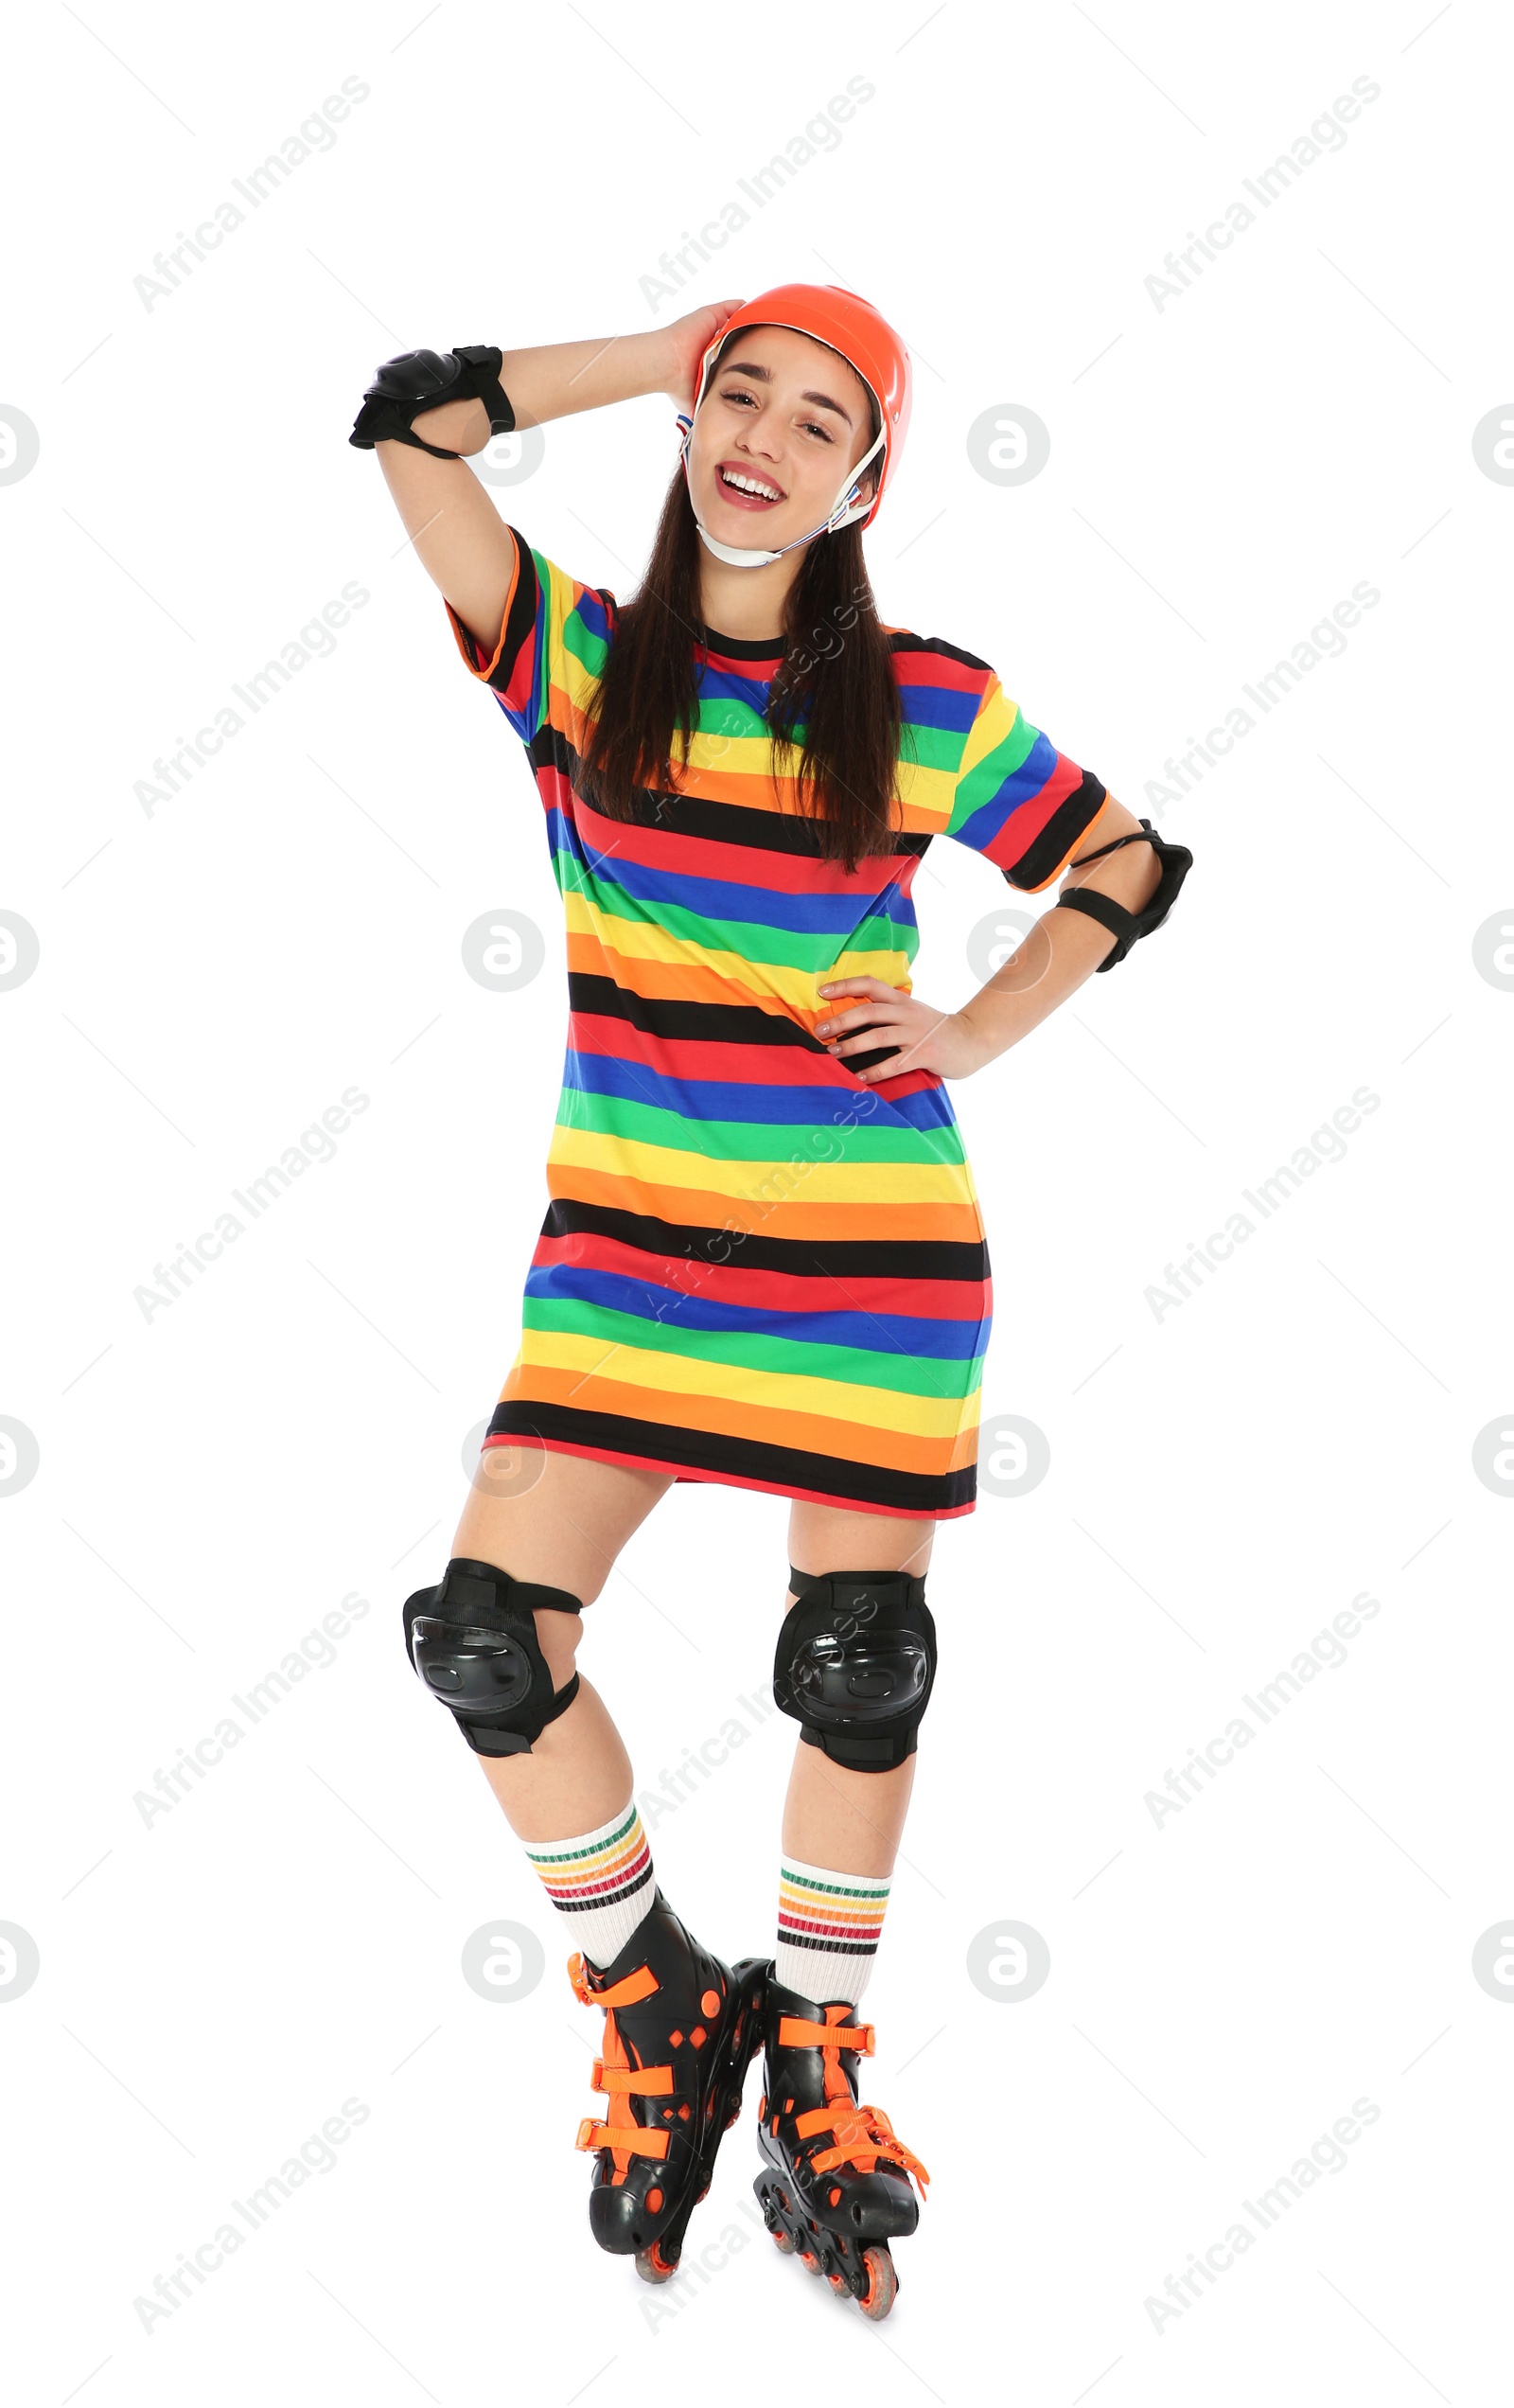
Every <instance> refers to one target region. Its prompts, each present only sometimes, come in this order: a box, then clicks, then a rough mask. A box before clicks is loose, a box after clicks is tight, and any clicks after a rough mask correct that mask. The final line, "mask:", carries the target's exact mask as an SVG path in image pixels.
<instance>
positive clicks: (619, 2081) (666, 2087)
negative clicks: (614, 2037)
mask: <svg viewBox="0 0 1514 2408" xmlns="http://www.w3.org/2000/svg"><path fill="white" fill-rule="evenodd" d="M589 2087H590V2090H597V2091H600V2092H602V2093H603V2094H604V2096H605V2097H606V2098H612V2097H613V2096H614V2095H615V2094H616V2093H617V2092H622V2093H627V2092H628V2093H631V2094H633V2095H634V2096H635V2097H637V2098H667V2097H668V2096H669V2094H670V2093H671V2091H672V2088H673V2068H672V2066H671V2065H643V2068H642V2070H641V2071H640V2073H633V2072H632V2071H631V2070H630V2068H629V2067H628V2066H623V2065H607V2064H606V2063H605V2060H604V2058H603V2057H596V2058H595V2060H594V2067H593V2071H592V2073H591V2074H590V2077H589Z"/></svg>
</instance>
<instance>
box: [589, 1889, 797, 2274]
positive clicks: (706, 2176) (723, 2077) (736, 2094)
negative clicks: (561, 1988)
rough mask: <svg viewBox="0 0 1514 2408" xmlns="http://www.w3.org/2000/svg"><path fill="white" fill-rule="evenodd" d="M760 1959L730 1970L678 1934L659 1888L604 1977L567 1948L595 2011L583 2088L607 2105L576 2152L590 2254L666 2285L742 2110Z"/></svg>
mask: <svg viewBox="0 0 1514 2408" xmlns="http://www.w3.org/2000/svg"><path fill="white" fill-rule="evenodd" d="M765 1970H766V1968H765V1966H764V1963H763V1960H762V1959H761V1958H760V1957H743V1958H742V1960H741V1962H740V1963H739V1964H737V1965H734V1966H727V1965H723V1964H722V1963H721V1961H720V1959H719V1957H712V1956H711V1955H710V1953H709V1951H708V1950H707V1949H703V1948H701V1947H700V1946H699V1943H698V1941H697V1940H696V1939H694V1938H693V1937H692V1935H691V1934H690V1933H689V1932H688V1930H687V1929H686V1928H685V1926H684V1925H683V1923H682V1922H680V1921H679V1920H678V1916H677V1915H676V1914H675V1913H674V1912H673V1909H672V1907H671V1906H670V1905H669V1904H668V1903H667V1901H666V1899H665V1898H664V1897H663V1895H662V1892H661V1890H660V1889H659V1890H657V1891H656V1892H655V1893H654V1903H653V1904H652V1906H651V1908H650V1910H649V1911H648V1912H647V1913H646V1914H645V1915H644V1916H643V1918H642V1921H640V1922H639V1923H638V1925H637V1927H636V1929H635V1931H634V1932H633V1933H632V1934H631V1937H630V1939H628V1940H627V1941H626V1943H625V1947H624V1948H623V1949H622V1950H621V1952H620V1955H619V1956H618V1957H616V1958H615V1960H614V1962H613V1963H612V1964H609V1965H607V1966H606V1967H605V1969H604V1971H603V1972H601V1971H600V1970H599V1969H598V1968H597V1967H595V1966H593V1965H590V1964H587V1963H586V1962H585V1960H584V1957H583V1953H582V1951H581V1950H579V1949H576V1948H575V1949H574V1951H573V1953H572V1956H571V1957H569V1959H568V1976H569V1979H570V1980H571V1981H572V1986H573V1990H574V1992H575V1993H576V1995H577V1996H578V1997H579V1998H580V1999H581V2000H582V2002H583V2004H584V2005H585V2006H586V2007H603V2008H604V2010H605V2044H604V2045H605V2053H604V2055H603V2057H596V2058H595V2060H594V2071H593V2077H592V2080H593V2087H594V2088H595V2090H597V2091H599V2092H600V2093H601V2094H602V2095H603V2096H604V2097H605V2098H607V2099H608V2101H609V2112H608V2114H607V2117H606V2120H605V2121H604V2122H603V2123H599V2122H596V2120H595V2118H594V2117H593V2116H585V2118H584V2120H583V2122H582V2123H581V2124H580V2125H579V2127H578V2139H577V2143H576V2146H577V2147H578V2148H580V2149H591V2150H593V2151H595V2152H596V2153H595V2158H594V2171H593V2180H592V2187H591V2189H590V2195H589V2222H590V2229H591V2231H592V2233H593V2236H594V2239H595V2240H597V2241H598V2243H599V2245H600V2247H601V2249H608V2250H612V2251H613V2252H614V2253H615V2254H616V2255H617V2256H619V2257H629V2256H631V2255H632V2254H633V2253H634V2255H635V2257H636V2271H637V2273H638V2274H639V2275H642V2276H643V2278H644V2280H646V2281H647V2282H666V2280H667V2278H668V2276H669V2275H671V2274H672V2272H673V2270H674V2268H675V2267H676V2266H677V2264H678V2258H679V2256H680V2254H681V2252H682V2249H683V2235H684V2230H685V2227H686V2226H687V2224H688V2222H689V2218H690V2216H691V2214H692V2213H693V2211H694V2208H695V2205H696V2204H697V2203H698V2202H699V2201H700V2200H701V2199H702V2198H703V2197H704V2195H705V2192H706V2191H707V2190H708V2189H709V2187H710V2176H711V2172H712V2170H713V2166H714V2162H715V2151H716V2150H717V2149H718V2148H719V2146H720V2140H721V2135H722V2134H723V2133H724V2132H725V2131H726V2129H727V2127H728V2126H729V2125H731V2124H733V2123H734V2122H735V2120H736V2118H737V2116H739V2115H740V2113H741V2094H742V2086H743V2084H744V2082H745V2081H746V2079H747V2068H748V2065H749V2064H750V2063H751V2060H752V2056H753V2054H754V2052H755V2050H756V2046H757V2043H758V2041H759V2040H760V2038H761V2037H762V1984H763V1974H764V1972H765Z"/></svg>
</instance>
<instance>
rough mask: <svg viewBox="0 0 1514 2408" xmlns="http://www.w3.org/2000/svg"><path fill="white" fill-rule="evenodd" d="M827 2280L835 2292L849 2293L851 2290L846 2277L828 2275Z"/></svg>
mask: <svg viewBox="0 0 1514 2408" xmlns="http://www.w3.org/2000/svg"><path fill="white" fill-rule="evenodd" d="M825 2279H826V2281H827V2282H828V2283H829V2284H830V2286H831V2289H832V2290H833V2291H847V2290H849V2289H850V2288H851V2286H850V2285H849V2283H848V2282H847V2278H846V2276H845V2275H826V2277H825Z"/></svg>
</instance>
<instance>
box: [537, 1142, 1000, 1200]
mask: <svg viewBox="0 0 1514 2408" xmlns="http://www.w3.org/2000/svg"><path fill="white" fill-rule="evenodd" d="M822 1134H829V1132H822ZM835 1135H836V1141H837V1142H838V1143H841V1144H844V1143H845V1142H846V1132H845V1130H844V1129H841V1128H837V1129H836V1132H835ZM794 1150H795V1154H796V1156H797V1158H798V1159H797V1160H792V1161H790V1160H783V1161H777V1162H727V1161H722V1160H720V1158H719V1156H718V1155H713V1154H690V1153H686V1152H684V1151H683V1150H682V1149H681V1148H680V1147H677V1146H672V1145H650V1144H647V1143H646V1142H644V1141H643V1139H641V1138H634V1137H611V1136H608V1135H606V1134H605V1133H604V1132H602V1131H600V1130H598V1129H579V1128H564V1127H563V1125H562V1124H561V1123H560V1122H559V1123H558V1124H556V1125H555V1128H554V1129H553V1133H552V1144H551V1146H550V1148H549V1149H548V1153H547V1161H548V1165H549V1167H550V1166H551V1165H552V1164H553V1163H555V1162H562V1163H567V1164H569V1165H570V1166H572V1168H574V1169H578V1170H586V1171H596V1172H598V1173H599V1174H600V1176H601V1177H616V1176H619V1177H625V1178H629V1179H636V1180H638V1181H639V1182H640V1183H642V1184H643V1185H644V1186H650V1187H663V1188H689V1189H700V1190H703V1191H704V1192H705V1193H706V1194H709V1193H711V1192H713V1193H714V1194H715V1195H732V1196H735V1197H737V1198H738V1199H739V1200H740V1201H741V1202H743V1203H748V1204H763V1205H773V1204H781V1203H783V1204H786V1203H787V1202H788V1201H789V1200H790V1199H791V1198H792V1197H795V1196H801V1197H802V1198H803V1200H804V1202H805V1203H806V1204H879V1203H890V1204H976V1203H977V1189H976V1187H975V1186H974V1184H973V1175H972V1172H971V1171H970V1170H969V1169H968V1166H967V1164H966V1163H965V1162H825V1161H816V1160H811V1159H810V1158H809V1157H808V1156H806V1155H804V1154H801V1152H800V1150H799V1147H798V1145H797V1144H796V1146H795V1149H794Z"/></svg>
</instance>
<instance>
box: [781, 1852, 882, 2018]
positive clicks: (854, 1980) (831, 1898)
mask: <svg viewBox="0 0 1514 2408" xmlns="http://www.w3.org/2000/svg"><path fill="white" fill-rule="evenodd" d="M888 1903H889V1882H888V1881H886V1880H884V1881H880V1880H879V1879H878V1878H877V1877H876V1875H875V1874H872V1873H834V1872H828V1871H827V1870H826V1868H825V1867H824V1866H823V1865H801V1863H800V1861H799V1859H798V1857H797V1856H785V1857H784V1858H783V1863H782V1865H781V1866H780V1868H779V1883H778V1955H777V1958H776V1960H775V1963H774V1968H773V1970H774V1972H775V1973H776V1974H777V1976H778V1979H779V1981H780V1982H781V1983H782V1984H783V1988H784V1989H785V1990H797V1991H798V1992H799V1993H800V1995H801V1997H803V1998H816V1999H822V2000H823V1999H827V1998H846V1999H850V2000H851V2001H852V2003H853V2004H854V2005H855V2003H856V2001H857V2000H858V1999H859V1998H860V1997H861V1995H862V1993H863V1992H864V1991H865V1990H866V1988H867V1986H868V1975H869V1974H871V1971H872V1959H873V1957H875V1956H876V1954H877V1950H878V1935H879V1933H880V1932H881V1931H882V1929H883V1910H884V1908H885V1906H887V1904H888Z"/></svg>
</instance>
